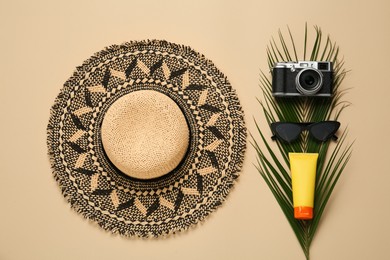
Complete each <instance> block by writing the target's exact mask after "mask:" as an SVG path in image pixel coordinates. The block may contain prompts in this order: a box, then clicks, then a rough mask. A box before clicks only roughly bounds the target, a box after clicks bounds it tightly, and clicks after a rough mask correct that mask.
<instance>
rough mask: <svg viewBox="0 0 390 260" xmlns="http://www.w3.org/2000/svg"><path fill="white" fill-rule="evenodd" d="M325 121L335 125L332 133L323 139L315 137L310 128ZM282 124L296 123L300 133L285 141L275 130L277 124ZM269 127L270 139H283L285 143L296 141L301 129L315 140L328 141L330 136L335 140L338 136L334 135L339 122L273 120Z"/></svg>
mask: <svg viewBox="0 0 390 260" xmlns="http://www.w3.org/2000/svg"><path fill="white" fill-rule="evenodd" d="M326 123H331V124H335V125H336V128H335V131H332V133H330V134H328V135H327V136H326V138H325V139H324V140H320V139H318V138H316V137H315V136H314V135H313V134H312V132H311V129H312V128H313V127H315V126H318V125H319V124H326ZM283 124H292V125H296V126H298V127H299V128H300V133H299V135H298V136H297V138H295V139H293V140H291V141H287V140H285V139H284V138H283V137H281V136H280V135H279V134H278V132H277V131H276V128H277V127H278V126H279V125H283ZM270 127H271V131H272V133H273V135H272V137H271V138H272V140H275V139H276V138H277V139H279V140H281V141H284V142H287V143H291V142H294V141H296V140H297V139H298V138H299V136H300V135H301V134H302V132H303V131H308V132H309V135H310V136H311V137H313V138H314V139H315V140H317V141H320V142H326V141H328V140H329V139H330V138H332V139H333V140H334V141H336V140H337V139H338V137H337V136H336V135H335V133H336V132H337V130H338V129H339V127H340V122H338V121H330V120H329V121H320V122H307V123H299V122H298V123H296V122H273V123H271V125H270Z"/></svg>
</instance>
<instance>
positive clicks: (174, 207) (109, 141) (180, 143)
mask: <svg viewBox="0 0 390 260" xmlns="http://www.w3.org/2000/svg"><path fill="white" fill-rule="evenodd" d="M47 131H48V138H47V143H48V150H49V156H50V159H51V165H52V169H53V174H54V177H55V179H56V180H57V182H58V184H59V186H60V187H61V190H62V193H63V195H64V196H65V197H66V198H67V200H68V202H69V203H70V204H71V206H72V207H73V208H74V209H75V210H76V211H77V212H79V213H81V214H82V215H83V216H84V217H85V218H88V219H91V220H93V221H95V222H97V223H98V224H99V225H100V226H101V227H103V228H104V229H106V230H110V231H111V232H114V233H120V234H121V235H125V236H141V237H148V236H154V237H156V236H160V235H164V234H170V233H174V232H177V231H181V230H185V229H187V228H188V227H190V226H191V225H193V224H196V223H198V222H199V221H200V220H203V219H204V218H205V217H206V216H207V215H208V214H209V213H210V212H212V211H213V210H214V209H215V208H216V207H217V206H219V205H220V204H221V203H222V202H223V201H224V199H225V197H226V196H227V194H228V193H229V190H230V188H231V187H232V185H233V183H234V180H235V179H236V178H237V176H238V172H239V170H240V168H241V165H242V161H243V157H244V150H245V145H246V128H245V125H244V119H243V112H242V110H241V107H240V104H239V101H238V98H237V96H236V94H235V92H234V91H233V90H232V88H231V86H230V84H229V82H228V81H227V79H226V77H225V76H224V75H223V74H222V73H221V72H220V71H219V70H218V69H217V68H216V67H215V66H214V64H213V63H212V62H211V61H209V60H207V59H206V58H204V56H202V55H200V54H199V53H197V52H195V51H193V50H192V49H190V48H189V47H186V46H181V45H177V44H173V43H169V42H166V41H140V42H129V43H125V44H122V45H119V46H117V45H115V46H111V47H109V48H106V49H105V50H103V51H101V52H99V53H97V54H95V55H94V56H93V57H91V58H90V59H88V60H87V61H85V62H84V63H83V65H82V66H80V67H78V68H77V69H76V71H75V72H74V75H73V76H72V77H71V78H70V79H69V80H68V81H67V82H66V83H65V84H64V87H63V89H62V90H61V92H60V94H59V95H58V97H57V99H56V101H55V104H54V105H53V107H52V109H51V116H50V120H49V124H48V127H47Z"/></svg>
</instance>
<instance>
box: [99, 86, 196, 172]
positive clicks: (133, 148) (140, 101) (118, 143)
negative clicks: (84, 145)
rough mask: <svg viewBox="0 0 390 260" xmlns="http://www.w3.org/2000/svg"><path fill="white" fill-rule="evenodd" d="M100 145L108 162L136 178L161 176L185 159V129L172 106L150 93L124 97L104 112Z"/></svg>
mask: <svg viewBox="0 0 390 260" xmlns="http://www.w3.org/2000/svg"><path fill="white" fill-rule="evenodd" d="M102 143H103V148H104V151H105V152H106V154H107V156H108V158H109V159H110V161H111V162H112V163H113V164H114V165H115V166H116V167H117V168H118V169H119V170H121V171H122V172H123V173H125V174H126V175H128V176H130V177H134V178H138V179H153V178H157V177H161V176H163V175H165V174H167V173H169V172H171V171H172V170H174V169H175V168H176V167H177V166H178V165H179V163H180V162H181V161H182V159H183V157H184V156H185V154H186V152H187V148H188V144H189V128H188V125H187V122H186V119H185V117H184V115H183V113H182V112H181V110H180V108H179V106H178V105H176V103H175V102H174V101H173V100H172V99H170V98H169V97H168V96H166V95H164V94H162V93H160V92H158V91H153V90H139V91H134V92H131V93H129V94H127V95H124V96H123V97H121V98H120V99H118V100H117V101H116V102H115V103H114V104H112V105H111V107H110V108H109V109H108V110H107V113H106V114H105V116H104V119H103V123H102Z"/></svg>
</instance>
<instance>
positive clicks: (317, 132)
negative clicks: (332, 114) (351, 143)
mask: <svg viewBox="0 0 390 260" xmlns="http://www.w3.org/2000/svg"><path fill="white" fill-rule="evenodd" d="M339 127H340V122H338V121H321V122H318V123H289V122H275V123H271V131H272V133H273V134H274V135H273V136H272V140H275V139H276V138H278V139H279V140H282V141H285V142H287V143H291V142H293V141H295V140H297V139H298V138H299V136H300V134H301V133H302V132H303V131H305V130H306V131H309V134H310V135H311V136H312V137H313V138H314V139H316V140H318V141H321V142H325V141H328V140H329V139H330V138H333V140H337V136H336V135H335V133H336V132H337V130H338V129H339Z"/></svg>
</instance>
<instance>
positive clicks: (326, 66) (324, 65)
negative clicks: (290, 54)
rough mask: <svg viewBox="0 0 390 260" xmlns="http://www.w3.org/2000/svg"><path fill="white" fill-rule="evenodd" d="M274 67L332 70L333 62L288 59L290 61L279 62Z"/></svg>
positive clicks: (293, 69) (292, 69)
mask: <svg viewBox="0 0 390 260" xmlns="http://www.w3.org/2000/svg"><path fill="white" fill-rule="evenodd" d="M274 68H289V69H291V71H295V70H296V69H306V68H310V69H316V70H320V71H331V70H332V68H331V63H330V62H328V61H298V62H295V61H288V62H277V63H275V66H274Z"/></svg>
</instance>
